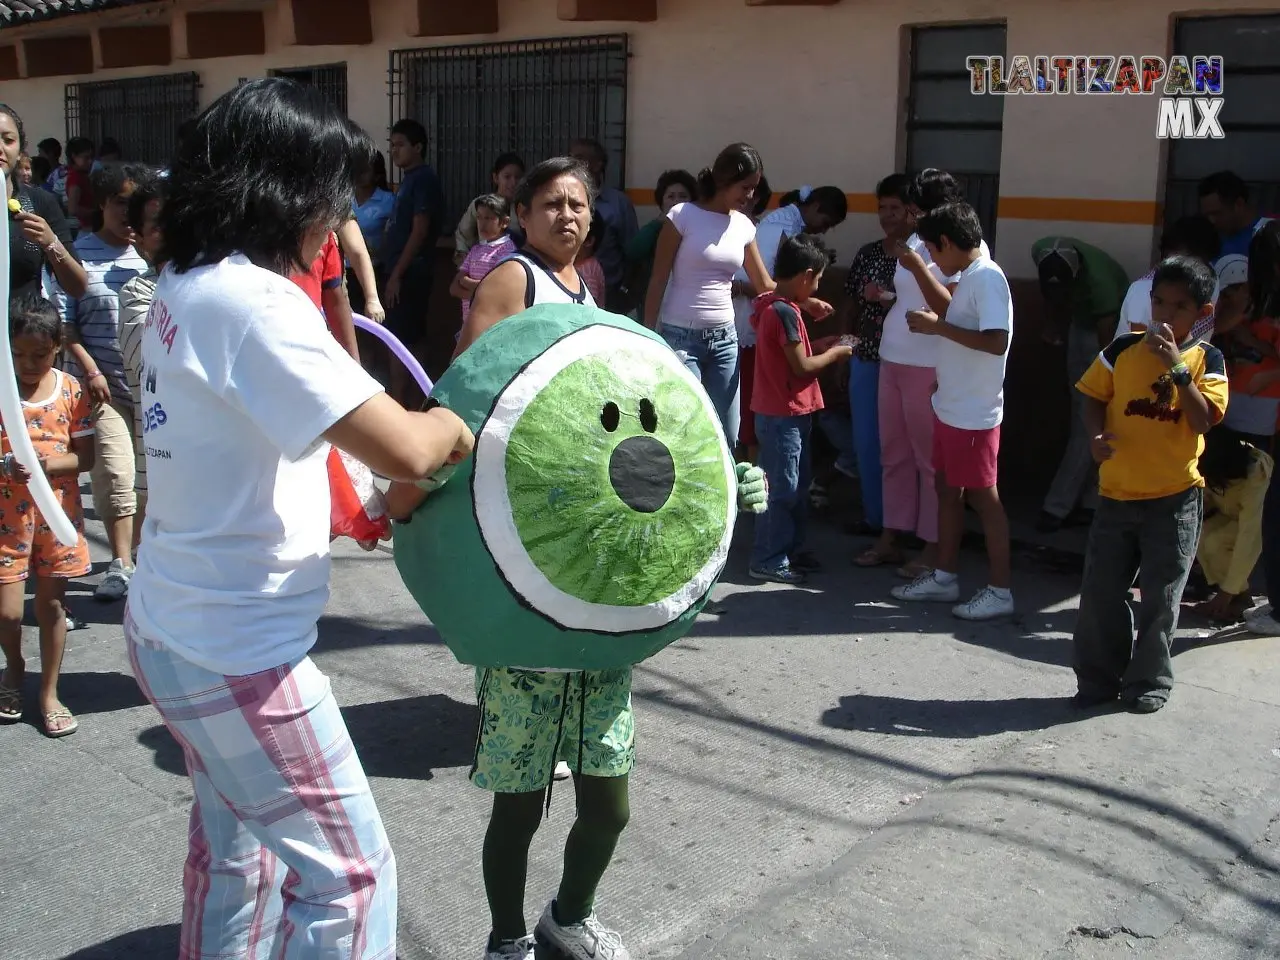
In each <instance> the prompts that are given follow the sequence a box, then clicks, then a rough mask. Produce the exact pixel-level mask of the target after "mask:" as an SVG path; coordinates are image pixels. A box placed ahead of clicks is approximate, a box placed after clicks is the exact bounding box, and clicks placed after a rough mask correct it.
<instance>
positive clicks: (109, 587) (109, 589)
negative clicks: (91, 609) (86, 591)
mask: <svg viewBox="0 0 1280 960" xmlns="http://www.w3.org/2000/svg"><path fill="white" fill-rule="evenodd" d="M132 579H133V567H126V566H125V565H124V561H123V560H119V559H117V560H112V561H111V566H109V567H107V574H106V576H104V577H103V578H102V582H101V583H100V584H98V589H97V590H95V591H93V596H94V599H97V600H123V599H124V598H125V596H126V595H127V594H128V593H129V581H130V580H132Z"/></svg>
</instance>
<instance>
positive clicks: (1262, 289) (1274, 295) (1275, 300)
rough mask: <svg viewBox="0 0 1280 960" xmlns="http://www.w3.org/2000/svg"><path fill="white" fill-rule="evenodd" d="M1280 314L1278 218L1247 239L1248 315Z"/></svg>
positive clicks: (1268, 315) (1279, 227)
mask: <svg viewBox="0 0 1280 960" xmlns="http://www.w3.org/2000/svg"><path fill="white" fill-rule="evenodd" d="M1263 317H1280V220H1272V221H1271V222H1270V223H1267V224H1265V225H1264V226H1263V227H1262V229H1261V230H1259V231H1258V232H1257V233H1255V234H1254V235H1253V239H1252V240H1251V241H1249V319H1250V320H1260V319H1261V318H1263Z"/></svg>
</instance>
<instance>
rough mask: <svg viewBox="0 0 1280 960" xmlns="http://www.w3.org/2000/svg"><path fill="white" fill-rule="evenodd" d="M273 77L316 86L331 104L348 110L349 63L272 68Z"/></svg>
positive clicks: (344, 111) (306, 85)
mask: <svg viewBox="0 0 1280 960" xmlns="http://www.w3.org/2000/svg"><path fill="white" fill-rule="evenodd" d="M271 76H273V77H288V78H289V79H290V80H296V81H297V82H298V83H300V84H302V85H303V86H304V87H315V88H316V89H317V90H319V91H320V93H321V95H322V96H323V97H324V98H325V99H326V100H328V101H329V102H330V103H331V104H333V105H334V106H335V107H337V108H338V109H339V110H341V111H342V112H343V113H344V114H345V113H346V112H347V65H346V64H345V63H327V64H324V65H323V66H318V67H288V68H286V69H281V70H272V71H271Z"/></svg>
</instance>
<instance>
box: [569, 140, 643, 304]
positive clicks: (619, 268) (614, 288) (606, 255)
mask: <svg viewBox="0 0 1280 960" xmlns="http://www.w3.org/2000/svg"><path fill="white" fill-rule="evenodd" d="M569 156H571V157H573V159H575V160H581V161H582V162H583V163H585V164H586V165H587V169H588V170H590V171H591V177H592V179H593V180H595V182H596V188H597V190H598V191H599V193H598V195H597V196H596V206H595V214H596V216H597V217H599V218H600V219H601V221H603V223H604V231H603V234H602V235H601V237H600V243H599V244H598V245H597V246H596V259H597V260H598V261H600V269H601V270H603V271H604V284H605V290H606V291H607V292H608V298H607V303H602V304H600V306H602V307H606V308H607V309H609V310H612V311H613V312H614V313H626V312H627V310H629V309H630V307H631V305H630V304H628V303H627V302H626V301H627V299H628V297H627V294H626V292H625V291H624V290H623V289H622V286H623V281H624V280H625V279H626V275H627V260H626V254H625V253H624V251H625V250H626V248H627V244H628V243H630V242H631V238H632V237H634V236H635V235H636V233H637V232H638V231H639V229H640V226H639V223H638V221H637V220H636V208H635V206H634V205H633V204H632V203H631V200H630V198H629V197H628V196H627V195H626V193H624V192H623V191H621V190H619V189H618V188H616V187H609V186H605V182H604V179H605V172H606V170H607V169H608V164H609V154H608V153H607V152H606V151H605V149H604V147H603V146H602V145H601V144H600V143H599V141H596V140H591V139H588V138H580V139H578V140H575V141H573V143H571V144H570V145H569Z"/></svg>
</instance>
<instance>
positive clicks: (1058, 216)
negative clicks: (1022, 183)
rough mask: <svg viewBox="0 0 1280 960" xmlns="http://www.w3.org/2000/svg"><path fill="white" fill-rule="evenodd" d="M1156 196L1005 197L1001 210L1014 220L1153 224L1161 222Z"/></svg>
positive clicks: (1146, 225) (1001, 199) (1004, 215)
mask: <svg viewBox="0 0 1280 960" xmlns="http://www.w3.org/2000/svg"><path fill="white" fill-rule="evenodd" d="M1160 213H1161V209H1160V204H1158V203H1156V202H1155V201H1154V200H1077V199H1074V198H1070V197H1001V198H1000V207H999V214H1000V216H1001V217H1008V218H1009V219H1011V220H1065V221H1069V222H1071V223H1123V224H1132V225H1134V226H1143V227H1150V226H1154V225H1155V224H1157V223H1159V222H1160Z"/></svg>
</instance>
